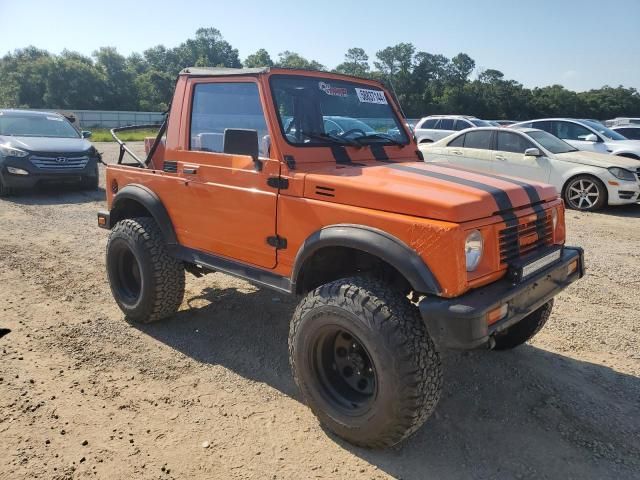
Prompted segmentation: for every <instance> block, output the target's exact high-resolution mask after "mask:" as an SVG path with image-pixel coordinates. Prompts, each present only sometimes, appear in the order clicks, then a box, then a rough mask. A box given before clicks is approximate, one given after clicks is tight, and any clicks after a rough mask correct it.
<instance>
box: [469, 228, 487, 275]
mask: <svg viewBox="0 0 640 480" xmlns="http://www.w3.org/2000/svg"><path fill="white" fill-rule="evenodd" d="M482 244H483V242H482V234H481V233H480V230H474V231H473V232H471V233H470V234H469V235H467V240H466V241H465V242H464V255H465V257H466V261H467V272H473V271H474V270H475V269H476V268H478V264H479V263H480V259H481V258H482Z"/></svg>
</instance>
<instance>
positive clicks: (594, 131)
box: [510, 118, 640, 160]
mask: <svg viewBox="0 0 640 480" xmlns="http://www.w3.org/2000/svg"><path fill="white" fill-rule="evenodd" d="M510 128H537V129H539V130H544V131H545V132H549V133H550V134H552V135H555V136H556V137H558V138H560V139H562V140H564V141H565V142H567V143H569V144H570V145H572V146H574V147H576V148H577V149H579V150H587V151H591V152H598V153H611V154H613V155H619V156H621V157H629V158H634V159H637V160H640V142H639V141H637V140H628V139H627V138H625V137H623V136H622V135H620V134H619V133H617V132H614V131H613V130H611V129H609V128H607V127H605V126H604V125H602V124H601V123H595V122H593V121H591V120H576V119H573V118H544V119H540V120H531V121H527V122H520V123H516V124H514V125H511V126H510Z"/></svg>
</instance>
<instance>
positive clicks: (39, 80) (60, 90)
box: [0, 28, 640, 120]
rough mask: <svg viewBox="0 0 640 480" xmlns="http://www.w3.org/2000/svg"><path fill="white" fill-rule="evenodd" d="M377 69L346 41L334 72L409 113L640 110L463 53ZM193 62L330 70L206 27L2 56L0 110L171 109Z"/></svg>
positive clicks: (403, 60)
mask: <svg viewBox="0 0 640 480" xmlns="http://www.w3.org/2000/svg"><path fill="white" fill-rule="evenodd" d="M372 60H373V68H372V67H371V64H370V59H369V56H368V55H367V53H366V52H365V50H364V49H362V48H350V49H349V50H348V51H347V52H346V54H345V57H344V62H342V63H341V64H339V65H338V66H336V67H335V69H333V71H335V72H339V73H345V74H349V75H356V76H360V77H367V78H374V79H378V80H381V81H384V82H386V83H387V84H388V85H391V86H393V89H394V90H395V92H396V95H397V97H398V99H399V100H400V102H401V105H402V106H403V108H404V111H405V114H406V115H407V117H409V118H414V117H421V116H423V115H431V114H467V115H475V116H477V117H480V118H486V119H501V118H504V119H513V120H521V119H529V118H536V117H548V116H563V117H564V116H566V117H577V118H597V119H608V118H613V117H617V116H638V115H640V94H639V93H638V91H637V90H636V89H635V88H625V87H623V86H618V87H610V86H604V87H602V88H600V89H594V90H589V91H586V92H574V91H571V90H568V89H566V88H564V87H563V86H562V85H552V86H547V87H541V88H539V87H536V88H533V89H529V88H525V87H524V86H523V85H522V84H520V83H518V82H517V81H515V80H509V79H506V78H505V77H504V74H503V73H502V72H500V71H499V70H495V69H487V70H483V71H480V72H477V74H476V75H475V78H472V74H473V72H474V71H475V70H476V64H475V61H474V60H473V59H472V58H471V57H469V56H468V55H467V54H465V53H459V54H458V55H456V56H454V57H453V58H447V57H445V56H444V55H439V54H432V53H428V52H422V51H416V48H415V46H414V45H412V44H411V43H399V44H397V45H394V46H390V47H387V48H385V49H383V50H380V51H378V52H376V54H375V58H374V59H372ZM189 66H201V67H202V66H225V67H242V66H244V67H261V66H280V67H289V68H306V69H313V70H328V69H327V68H326V67H325V66H324V65H322V64H321V63H319V62H317V61H315V60H308V59H306V58H304V57H303V56H301V55H300V54H298V53H296V52H293V51H289V50H287V51H284V52H281V53H279V54H278V56H277V58H275V59H273V58H272V57H271V56H270V54H269V52H267V51H266V50H265V49H259V50H258V51H256V52H255V53H253V54H251V55H249V56H248V57H247V58H246V59H245V60H244V61H241V59H240V57H239V55H238V50H237V49H235V48H233V47H232V46H231V45H230V44H229V43H228V42H227V41H226V40H224V38H223V37H222V35H221V33H220V32H219V31H218V30H217V29H215V28H201V29H199V30H197V31H196V33H195V37H194V38H190V39H188V40H186V41H185V42H184V43H182V44H180V45H178V46H177V47H174V48H166V47H164V46H163V45H158V46H156V47H152V48H149V49H147V50H145V51H144V52H143V53H132V54H131V55H129V56H128V57H125V56H123V55H121V54H120V53H118V51H117V50H116V49H115V48H113V47H102V48H100V49H98V50H97V51H95V52H94V53H93V55H92V56H91V57H89V56H86V55H82V54H80V53H77V52H74V51H68V50H65V51H63V52H62V53H61V54H59V55H55V54H51V53H49V52H47V51H46V50H41V49H38V48H35V47H26V48H24V49H19V50H16V51H14V52H12V53H8V54H6V55H5V56H4V57H2V58H1V59H0V79H2V80H1V81H0V107H4V108H11V107H12V108H47V109H61V110H64V109H68V110H71V109H99V110H139V111H162V110H166V109H167V106H168V102H169V101H170V99H171V96H172V93H173V86H174V83H175V79H176V75H177V74H178V72H179V71H180V70H181V69H183V68H185V67H189Z"/></svg>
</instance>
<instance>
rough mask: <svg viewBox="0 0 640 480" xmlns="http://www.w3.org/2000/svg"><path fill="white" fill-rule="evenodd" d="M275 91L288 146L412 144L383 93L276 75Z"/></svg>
mask: <svg viewBox="0 0 640 480" xmlns="http://www.w3.org/2000/svg"><path fill="white" fill-rule="evenodd" d="M271 89H272V91H273V96H274V101H275V104H276V108H277V110H278V114H279V117H280V127H281V128H282V131H283V133H284V135H285V137H286V139H287V141H288V142H289V143H292V144H295V145H309V146H311V145H312V146H321V145H330V144H335V143H338V144H346V145H363V144H370V143H382V144H403V145H406V144H408V143H409V139H408V138H407V135H406V133H405V130H404V128H402V127H401V125H402V124H401V121H400V119H399V118H398V117H397V116H396V114H395V112H394V111H393V109H392V108H391V105H389V101H388V99H387V97H386V95H385V93H384V92H383V91H382V90H380V89H378V88H375V87H371V86H369V85H365V84H358V83H353V82H345V81H340V80H334V79H328V78H327V79H322V78H316V77H313V78H312V77H301V76H295V77H290V76H285V75H274V76H273V77H271Z"/></svg>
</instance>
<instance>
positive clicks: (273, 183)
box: [267, 177, 289, 190]
mask: <svg viewBox="0 0 640 480" xmlns="http://www.w3.org/2000/svg"><path fill="white" fill-rule="evenodd" d="M267 185H269V186H270V187H272V188H277V189H278V190H286V189H287V188H289V180H287V179H286V178H282V177H269V178H268V179H267Z"/></svg>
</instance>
